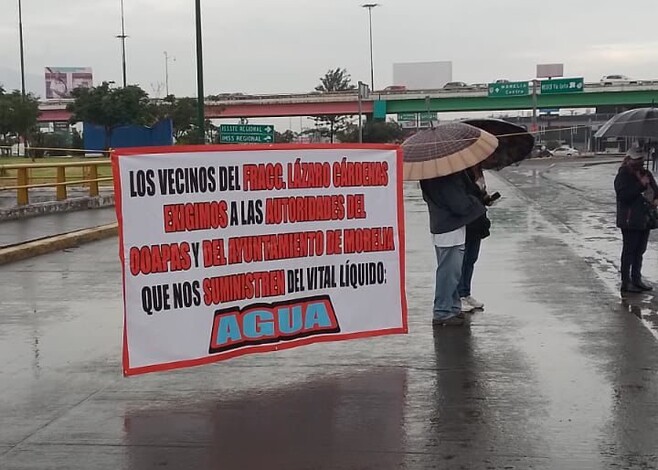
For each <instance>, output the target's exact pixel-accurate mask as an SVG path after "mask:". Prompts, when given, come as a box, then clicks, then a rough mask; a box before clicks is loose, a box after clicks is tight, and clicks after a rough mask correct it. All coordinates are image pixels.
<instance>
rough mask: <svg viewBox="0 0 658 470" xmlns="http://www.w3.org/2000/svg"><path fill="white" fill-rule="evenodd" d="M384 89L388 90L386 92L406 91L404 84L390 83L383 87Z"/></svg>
mask: <svg viewBox="0 0 658 470" xmlns="http://www.w3.org/2000/svg"><path fill="white" fill-rule="evenodd" d="M384 91H388V92H396V91H407V87H406V86H404V85H391V86H387V87H386V88H384Z"/></svg>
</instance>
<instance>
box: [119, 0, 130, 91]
mask: <svg viewBox="0 0 658 470" xmlns="http://www.w3.org/2000/svg"><path fill="white" fill-rule="evenodd" d="M124 18H125V17H124V14H123V0H121V34H119V35H118V36H117V39H121V65H122V68H121V70H122V72H123V87H124V88H125V87H126V81H127V80H126V38H127V37H128V36H126V22H125V19H124Z"/></svg>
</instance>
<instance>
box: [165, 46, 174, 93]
mask: <svg viewBox="0 0 658 470" xmlns="http://www.w3.org/2000/svg"><path fill="white" fill-rule="evenodd" d="M164 56H165V96H169V54H168V53H167V51H164ZM174 60H175V59H174Z"/></svg>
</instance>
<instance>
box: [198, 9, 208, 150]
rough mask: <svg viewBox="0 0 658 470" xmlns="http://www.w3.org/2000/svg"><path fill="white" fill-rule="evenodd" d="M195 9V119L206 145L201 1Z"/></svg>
mask: <svg viewBox="0 0 658 470" xmlns="http://www.w3.org/2000/svg"><path fill="white" fill-rule="evenodd" d="M195 7H196V81H197V119H198V124H197V125H198V126H199V132H200V134H201V138H202V142H203V143H204V144H205V143H206V117H205V110H204V104H205V103H204V98H203V96H204V95H203V41H202V37H201V0H195Z"/></svg>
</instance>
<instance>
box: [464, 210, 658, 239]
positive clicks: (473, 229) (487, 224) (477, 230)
mask: <svg viewBox="0 0 658 470" xmlns="http://www.w3.org/2000/svg"><path fill="white" fill-rule="evenodd" d="M656 222H657V223H658V219H656ZM490 228H491V221H490V220H489V218H488V217H487V214H486V212H485V213H484V214H482V215H481V216H480V217H478V218H477V219H475V220H474V221H473V222H471V223H470V224H468V225H467V226H466V238H479V239H480V240H484V239H485V238H487V237H488V236H489V235H491V232H490V231H489V229H490Z"/></svg>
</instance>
